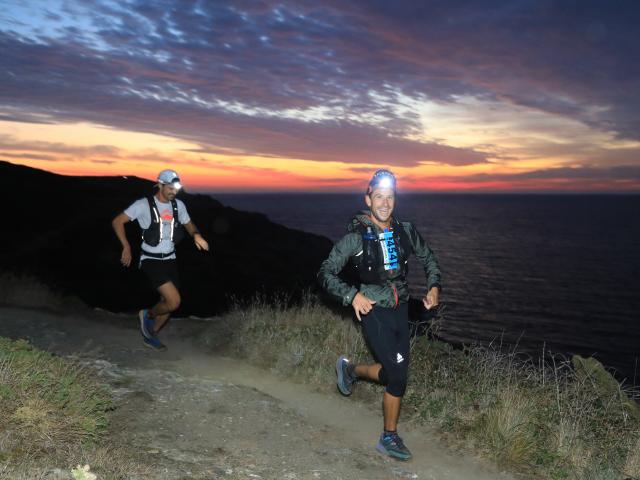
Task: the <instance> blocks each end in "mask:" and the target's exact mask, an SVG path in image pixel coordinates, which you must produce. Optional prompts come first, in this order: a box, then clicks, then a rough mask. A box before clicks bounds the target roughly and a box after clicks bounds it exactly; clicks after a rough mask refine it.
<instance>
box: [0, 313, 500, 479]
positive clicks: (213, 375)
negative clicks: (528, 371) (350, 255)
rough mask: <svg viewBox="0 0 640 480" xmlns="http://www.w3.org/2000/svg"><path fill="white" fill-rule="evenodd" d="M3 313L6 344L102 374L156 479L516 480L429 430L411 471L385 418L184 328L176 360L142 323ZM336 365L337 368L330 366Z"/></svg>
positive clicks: (126, 439)
mask: <svg viewBox="0 0 640 480" xmlns="http://www.w3.org/2000/svg"><path fill="white" fill-rule="evenodd" d="M90 317H91V318H89V319H88V318H87V314H86V313H78V314H71V315H62V314H59V313H50V312H43V311H36V310H28V309H18V308H0V335H1V336H7V337H12V338H19V337H21V338H28V339H29V340H30V341H31V342H32V343H34V344H35V345H37V346H39V347H41V348H46V349H48V350H51V351H55V352H57V353H60V354H63V355H70V354H73V355H78V356H80V357H81V359H82V361H86V362H88V363H91V364H92V365H94V366H95V367H96V368H97V369H98V371H99V372H100V375H101V376H102V377H103V378H104V379H105V380H107V381H108V382H109V383H110V384H111V385H112V386H113V388H114V392H115V397H116V406H117V408H116V410H115V411H114V412H113V414H112V418H111V424H112V431H113V432H114V433H113V435H114V437H115V440H116V441H121V442H122V443H126V444H129V445H131V446H132V448H135V449H137V450H138V451H139V452H141V454H142V455H143V456H144V458H145V460H146V463H147V464H148V465H149V466H150V470H149V477H147V478H157V479H187V478H195V479H218V478H220V479H292V480H293V479H301V480H302V479H331V480H335V479H403V478H407V479H425V480H436V479H437V480H453V479H459V480H467V479H478V480H490V479H491V480H497V479H501V480H502V479H509V478H511V477H509V476H507V475H505V474H502V473H498V472H495V471H492V469H490V468H489V467H487V466H485V465H482V464H481V463H480V462H479V461H477V460H475V459H473V458H460V457H458V456H456V455H455V454H452V453H450V452H447V451H445V450H444V448H443V447H442V446H441V445H440V444H439V443H438V440H437V439H436V438H435V437H434V436H433V435H432V434H430V433H429V432H428V431H425V430H421V429H408V428H407V427H405V428H404V429H403V437H404V438H405V441H406V443H407V445H409V447H410V448H411V450H412V451H413V453H414V457H415V458H414V459H413V460H411V461H410V462H406V463H403V462H397V461H394V460H391V459H388V458H386V457H383V456H382V455H380V454H378V453H377V452H376V451H375V449H374V444H375V442H376V439H377V435H378V434H379V428H380V422H381V420H380V414H379V412H376V411H371V410H370V409H369V408H367V407H366V406H364V405H362V404H359V403H357V402H354V401H352V400H351V399H348V398H343V397H341V396H340V395H338V394H337V393H336V394H327V393H326V391H325V392H318V391H317V390H314V389H313V388H312V387H310V386H305V385H300V384H295V383H291V382H287V381H286V380H284V379H283V378H281V377H276V376H274V375H272V374H270V373H269V372H268V371H265V370H261V369H257V368H255V367H252V366H250V365H247V364H246V363H244V362H241V361H238V360H234V359H230V358H226V357H223V356H217V355H215V354H212V353H210V352H204V351H202V350H201V349H199V348H197V347H196V346H194V344H193V343H192V342H191V341H190V340H189V337H190V336H192V335H193V334H194V332H195V331H197V325H194V322H189V321H176V322H174V323H173V324H172V325H171V326H170V327H169V328H170V330H169V331H168V332H167V333H166V334H165V333H163V337H164V338H166V339H167V343H168V345H169V347H170V349H169V351H167V352H164V353H158V352H154V351H151V350H149V349H147V348H145V347H144V346H143V345H142V343H141V341H140V337H139V334H138V332H137V329H136V323H135V319H132V318H128V317H125V316H121V315H111V314H107V313H101V312H97V313H92V314H91V315H90ZM319 368H331V366H319Z"/></svg>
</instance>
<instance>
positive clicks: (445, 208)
mask: <svg viewBox="0 0 640 480" xmlns="http://www.w3.org/2000/svg"><path fill="white" fill-rule="evenodd" d="M213 197H214V198H216V199H217V200H219V201H220V202H222V203H223V204H225V205H228V206H230V207H233V208H236V209H238V210H246V211H254V212H260V213H264V214H265V215H267V216H268V217H269V219H271V220H272V221H274V222H276V223H280V224H282V225H285V226H287V227H290V228H295V229H299V230H304V231H307V232H312V233H316V234H319V235H323V236H326V237H328V238H329V239H331V240H332V241H336V240H338V239H339V238H340V237H341V236H342V235H344V234H345V233H346V225H347V223H348V222H349V220H350V219H351V217H352V216H353V214H354V213H355V212H357V211H358V210H359V209H361V208H363V207H364V199H363V195H361V194H357V195H356V194H296V193H278V194H275V193H270V194H215V195H213ZM394 214H395V216H396V217H397V218H398V219H400V220H403V221H411V222H413V223H414V224H415V225H416V227H417V228H418V230H419V231H420V232H421V234H422V236H423V237H424V238H425V240H426V241H427V243H428V244H429V245H430V247H431V248H432V250H433V251H434V252H435V253H436V255H437V258H438V261H439V264H440V267H441V270H442V277H443V281H442V283H443V285H442V286H443V290H442V293H441V302H442V304H443V313H442V316H443V317H444V321H443V324H442V326H441V329H440V331H439V334H440V335H441V336H442V337H443V338H444V339H446V340H449V341H451V342H455V343H467V344H469V343H481V344H485V345H486V344H493V345H496V346H497V345H500V346H501V347H502V348H512V349H515V350H517V351H519V352H521V353H523V354H528V355H530V356H531V357H532V358H543V357H544V358H548V356H549V355H552V356H555V357H556V358H558V360H562V359H569V358H570V357H571V355H573V354H580V355H590V356H594V357H596V358H597V359H599V360H600V361H601V362H603V363H604V364H605V365H606V366H607V367H609V368H610V369H611V370H613V371H615V373H616V374H617V376H618V377H623V378H625V379H626V382H627V383H628V384H631V385H638V384H640V365H639V363H640V313H639V312H640V195H604V194H603V195H595V194H594V195H577V194H576V195H543V194H539V195H534V194H527V195H520V194H403V195H400V196H398V199H397V203H396V209H395V212H394ZM409 280H410V285H411V294H412V296H415V297H416V298H420V297H421V296H423V295H424V293H425V288H426V285H425V276H424V271H423V270H422V268H421V267H420V265H419V264H418V263H416V261H415V259H413V260H412V261H411V262H410V272H409Z"/></svg>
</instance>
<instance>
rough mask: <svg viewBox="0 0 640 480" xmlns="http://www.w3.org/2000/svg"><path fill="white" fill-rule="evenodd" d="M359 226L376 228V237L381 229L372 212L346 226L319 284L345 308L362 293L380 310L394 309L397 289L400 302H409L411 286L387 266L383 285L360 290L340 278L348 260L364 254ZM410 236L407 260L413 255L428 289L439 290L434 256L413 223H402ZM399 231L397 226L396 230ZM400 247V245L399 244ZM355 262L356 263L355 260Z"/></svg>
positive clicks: (399, 271)
mask: <svg viewBox="0 0 640 480" xmlns="http://www.w3.org/2000/svg"><path fill="white" fill-rule="evenodd" d="M359 223H363V224H365V225H366V226H370V227H372V228H373V231H374V232H375V233H376V235H377V234H379V233H381V230H380V229H379V228H378V227H377V226H376V225H375V224H374V223H373V222H372V221H371V218H370V213H369V212H364V211H363V212H361V213H359V214H357V215H355V216H354V217H353V219H352V220H351V223H350V224H349V225H348V226H347V231H348V232H349V233H347V234H346V235H345V236H344V237H342V238H341V239H340V240H339V241H338V242H337V243H336V244H335V245H334V246H333V249H332V250H331V253H329V257H328V258H327V259H326V260H325V261H324V262H322V265H321V267H320V271H319V272H318V281H319V282H320V285H322V288H324V289H325V290H326V291H327V292H328V293H329V294H330V295H331V296H332V297H335V298H336V299H337V300H338V301H340V302H341V303H342V304H343V305H345V306H349V305H351V302H352V301H353V297H355V295H356V293H358V292H361V293H362V294H363V295H364V296H366V297H368V298H370V299H371V300H375V301H376V305H378V306H380V307H387V308H393V307H395V306H396V296H395V293H394V287H395V290H396V291H397V295H398V301H399V303H406V302H408V301H409V285H408V284H407V280H406V278H405V277H404V276H403V275H402V271H401V269H396V270H391V271H390V272H387V271H385V270H384V265H382V264H381V265H380V266H379V272H380V278H382V279H385V280H384V281H383V284H381V285H374V284H361V285H359V287H356V286H353V285H349V284H348V283H346V282H344V281H343V280H342V279H341V278H339V277H338V274H339V273H340V271H341V270H342V269H343V268H344V266H345V265H346V264H347V262H348V261H349V260H352V259H355V257H356V256H358V255H361V254H362V235H361V234H360V232H359V231H358V229H357V227H358V224H359ZM399 223H400V224H401V225H402V228H404V230H405V232H406V233H407V235H408V237H409V240H410V242H411V246H412V248H413V252H404V257H405V258H406V259H408V258H409V255H410V254H411V253H414V254H415V255H416V257H417V258H418V260H419V261H420V263H422V266H423V267H424V272H425V275H426V278H427V290H431V288H433V287H438V288H440V268H439V267H438V261H437V259H436V256H435V254H434V253H433V251H432V250H431V249H430V248H429V246H428V245H427V243H426V242H425V241H424V239H423V238H422V236H421V235H420V233H418V231H417V230H416V228H415V227H414V226H413V224H412V223H410V222H399ZM396 228H397V227H396ZM398 247H399V248H401V246H399V245H398ZM354 261H355V260H354Z"/></svg>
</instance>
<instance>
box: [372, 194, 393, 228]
mask: <svg viewBox="0 0 640 480" xmlns="http://www.w3.org/2000/svg"><path fill="white" fill-rule="evenodd" d="M364 201H365V202H366V203H367V207H369V209H371V215H372V216H373V221H374V222H375V223H376V224H377V225H378V226H379V227H382V228H388V227H389V225H390V223H391V215H392V214H393V207H394V206H395V203H396V192H395V191H394V190H393V189H392V188H376V189H374V190H373V191H372V192H371V193H370V194H368V195H365V197H364Z"/></svg>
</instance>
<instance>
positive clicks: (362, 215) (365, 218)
mask: <svg viewBox="0 0 640 480" xmlns="http://www.w3.org/2000/svg"><path fill="white" fill-rule="evenodd" d="M358 225H364V226H366V227H373V226H374V224H373V222H372V221H371V212H370V211H369V210H360V211H359V212H356V214H355V215H353V217H351V220H350V221H349V223H348V224H347V231H348V232H349V233H353V232H357V231H358Z"/></svg>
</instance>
